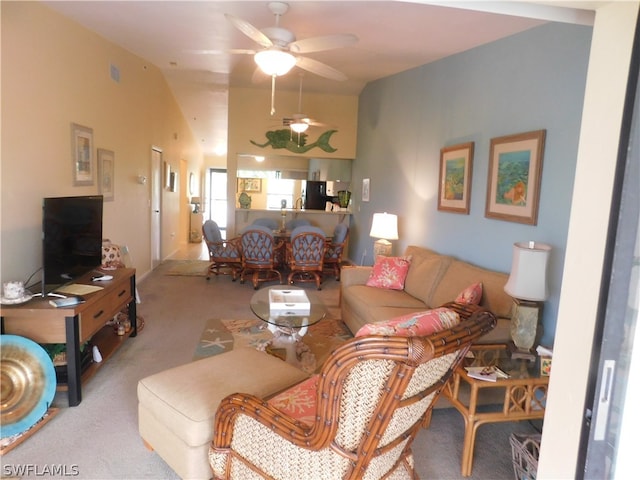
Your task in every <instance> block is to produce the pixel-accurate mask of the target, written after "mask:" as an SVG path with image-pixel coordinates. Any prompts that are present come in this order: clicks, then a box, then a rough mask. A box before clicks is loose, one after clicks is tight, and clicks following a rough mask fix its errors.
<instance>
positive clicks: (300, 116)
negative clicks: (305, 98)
mask: <svg viewBox="0 0 640 480" xmlns="http://www.w3.org/2000/svg"><path fill="white" fill-rule="evenodd" d="M302 77H303V75H302V74H300V87H299V92H298V113H294V114H293V115H292V116H291V117H285V118H283V119H282V125H283V126H286V127H289V128H290V129H291V131H292V132H295V133H297V134H298V135H300V134H301V133H304V132H306V131H307V129H308V128H309V127H310V126H315V127H324V126H326V125H325V124H323V123H320V122H316V121H315V120H313V119H311V118H309V116H308V115H305V114H304V113H302Z"/></svg>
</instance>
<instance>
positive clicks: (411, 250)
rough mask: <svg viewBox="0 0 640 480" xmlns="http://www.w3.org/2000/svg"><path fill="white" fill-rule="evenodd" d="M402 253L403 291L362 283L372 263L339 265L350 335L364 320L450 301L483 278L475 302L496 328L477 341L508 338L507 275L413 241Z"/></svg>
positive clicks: (417, 309) (367, 320) (509, 304)
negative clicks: (405, 259)
mask: <svg viewBox="0 0 640 480" xmlns="http://www.w3.org/2000/svg"><path fill="white" fill-rule="evenodd" d="M404 255H406V256H409V255H410V256H411V265H410V267H409V272H408V273H407V278H406V280H405V286H404V290H386V289H382V288H376V287H368V286H366V285H365V284H366V282H367V279H368V278H369V275H370V273H371V270H372V267H346V268H343V269H342V273H341V278H340V283H341V286H340V288H341V309H342V320H343V321H344V322H345V324H346V325H347V326H348V327H349V329H350V330H351V332H352V333H354V334H355V333H356V332H357V331H358V330H359V329H360V327H362V326H363V325H365V324H367V323H373V322H378V321H382V320H389V319H391V318H394V317H398V316H400V315H405V314H407V313H411V312H419V311H423V310H428V309H430V308H436V307H438V306H440V305H443V304H445V303H447V302H452V301H453V300H454V299H455V298H456V297H457V295H458V294H459V293H460V292H461V291H462V290H464V289H465V288H466V287H468V286H469V285H472V284H474V283H476V282H482V286H483V294H482V300H481V302H480V305H482V306H483V307H486V308H487V309H489V310H490V311H491V312H493V313H494V314H495V315H496V316H497V317H498V324H497V326H496V328H494V329H493V331H492V332H490V333H489V334H487V335H485V336H484V337H483V338H482V343H494V342H499V343H506V342H508V341H509V322H510V317H511V305H512V303H513V301H512V299H511V297H510V296H509V295H507V294H506V293H505V292H504V290H503V287H504V285H505V283H507V279H508V275H507V274H505V273H500V272H495V271H492V270H487V269H484V268H480V267H477V266H475V265H472V264H470V263H467V262H463V261H461V260H458V259H456V258H454V257H450V256H446V255H440V254H438V253H436V252H434V251H432V250H428V249H426V248H423V247H418V246H409V247H407V250H406V251H405V253H404Z"/></svg>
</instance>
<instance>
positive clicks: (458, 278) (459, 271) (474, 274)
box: [431, 260, 512, 318]
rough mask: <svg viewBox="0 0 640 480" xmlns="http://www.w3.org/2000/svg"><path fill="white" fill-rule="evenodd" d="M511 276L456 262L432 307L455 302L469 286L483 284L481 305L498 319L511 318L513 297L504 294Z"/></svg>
mask: <svg viewBox="0 0 640 480" xmlns="http://www.w3.org/2000/svg"><path fill="white" fill-rule="evenodd" d="M508 278H509V276H508V275H507V274H506V273H500V272H494V271H492V270H487V269H485V268H480V267H477V266H475V265H472V264H470V263H467V262H463V261H460V260H454V261H452V262H451V265H449V268H447V271H446V272H445V274H444V275H443V277H442V279H441V280H440V282H439V283H438V285H437V286H436V288H435V291H434V293H433V297H432V298H431V302H432V303H431V305H443V304H445V303H447V302H451V301H453V300H454V299H455V298H456V297H457V295H458V293H460V291H461V290H463V289H465V288H466V287H467V286H468V285H470V284H472V283H476V282H482V286H483V288H482V290H483V294H482V300H481V301H480V305H482V306H483V307H485V308H487V309H488V310H490V311H491V312H493V313H494V314H495V315H496V316H497V317H509V318H510V317H511V303H512V300H511V297H509V295H507V294H506V293H505V292H504V285H505V284H506V283H507V279H508Z"/></svg>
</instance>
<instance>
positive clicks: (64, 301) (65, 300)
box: [49, 295, 84, 308]
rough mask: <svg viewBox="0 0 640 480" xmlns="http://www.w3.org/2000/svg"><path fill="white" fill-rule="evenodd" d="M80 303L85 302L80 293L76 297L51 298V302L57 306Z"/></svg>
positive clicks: (70, 305)
mask: <svg viewBox="0 0 640 480" xmlns="http://www.w3.org/2000/svg"><path fill="white" fill-rule="evenodd" d="M79 303H84V298H83V297H81V296H79V295H77V296H75V297H67V298H56V299H55V300H49V304H50V305H52V306H54V307H56V308H59V307H72V306H73V305H78V304H79Z"/></svg>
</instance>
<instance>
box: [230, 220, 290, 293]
mask: <svg viewBox="0 0 640 480" xmlns="http://www.w3.org/2000/svg"><path fill="white" fill-rule="evenodd" d="M283 243H284V242H283V241H281V240H280V241H276V239H275V237H274V236H273V232H272V230H271V229H270V228H269V227H265V226H262V225H255V224H253V225H249V226H248V227H246V228H245V229H244V230H243V231H242V234H241V235H240V245H241V251H242V271H241V272H240V283H244V282H245V277H246V276H247V275H248V274H249V273H251V282H252V283H253V288H254V289H256V290H257V289H258V284H259V283H261V282H268V281H272V280H276V279H277V280H278V281H279V283H282V275H281V273H280V272H279V271H278V270H277V269H276V255H275V253H276V251H277V250H278V249H280V248H282V245H283Z"/></svg>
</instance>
